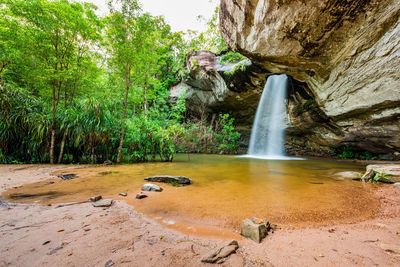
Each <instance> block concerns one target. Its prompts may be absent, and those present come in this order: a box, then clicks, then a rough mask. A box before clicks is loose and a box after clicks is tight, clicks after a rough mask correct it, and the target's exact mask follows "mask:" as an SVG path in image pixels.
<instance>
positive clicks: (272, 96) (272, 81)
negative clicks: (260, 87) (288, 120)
mask: <svg viewBox="0 0 400 267" xmlns="http://www.w3.org/2000/svg"><path fill="white" fill-rule="evenodd" d="M287 85H288V77H287V76H286V75H284V74H283V75H272V76H270V77H269V78H268V80H267V83H266V84H265V87H264V91H263V93H262V96H261V100H260V103H259V104H258V108H257V113H256V117H255V119H254V123H253V129H252V131H251V137H250V145H249V151H248V156H252V157H253V156H254V157H262V158H268V159H284V158H285V149H284V144H285V129H284V128H285V115H286V105H285V99H286V92H287Z"/></svg>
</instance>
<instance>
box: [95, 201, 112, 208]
mask: <svg viewBox="0 0 400 267" xmlns="http://www.w3.org/2000/svg"><path fill="white" fill-rule="evenodd" d="M113 202H114V201H113V200H112V199H103V200H99V201H96V202H93V203H92V205H93V207H97V208H99V207H110V206H111V205H112V204H113Z"/></svg>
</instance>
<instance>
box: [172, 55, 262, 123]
mask: <svg viewBox="0 0 400 267" xmlns="http://www.w3.org/2000/svg"><path fill="white" fill-rule="evenodd" d="M186 66H187V68H188V70H189V78H188V79H187V80H186V81H184V82H181V83H179V84H178V85H176V86H174V87H173V88H171V89H170V97H171V98H172V100H173V101H174V100H176V99H177V98H178V97H179V96H180V95H182V93H183V92H185V96H184V97H185V99H186V109H187V110H188V111H189V113H192V114H193V115H195V116H196V117H201V116H206V117H207V116H208V117H209V116H210V115H211V116H212V114H217V113H220V112H223V113H230V114H232V115H233V116H234V117H235V119H236V121H237V122H238V123H239V124H241V125H246V126H247V125H251V124H252V122H253V117H254V114H255V111H256V109H257V105H258V101H259V99H260V96H261V93H262V90H263V87H264V84H265V80H266V77H267V75H268V72H267V71H266V70H264V69H263V68H261V67H260V66H257V65H255V64H252V63H251V62H249V61H245V62H238V63H225V64H222V63H220V62H219V57H218V56H217V55H215V54H214V53H212V52H210V51H192V52H190V53H189V56H188V58H187V60H186Z"/></svg>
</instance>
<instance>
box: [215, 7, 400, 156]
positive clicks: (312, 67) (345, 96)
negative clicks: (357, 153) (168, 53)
mask: <svg viewBox="0 0 400 267" xmlns="http://www.w3.org/2000/svg"><path fill="white" fill-rule="evenodd" d="M399 17H400V0H366V1H343V0H290V1H289V0H257V1H256V0H237V1H230V0H221V8H220V29H221V34H222V36H223V38H224V39H225V41H226V43H227V45H228V46H229V47H230V48H231V49H233V50H235V51H238V52H240V53H242V54H244V55H245V56H247V57H248V58H250V59H251V60H252V62H253V64H255V65H257V66H261V67H262V68H264V69H265V70H266V72H267V73H286V74H289V75H290V76H292V77H293V78H294V80H296V81H298V82H303V83H305V84H306V87H307V88H308V89H307V90H309V91H308V96H309V97H310V98H309V99H307V97H306V98H304V99H301V98H297V100H298V101H297V102H296V101H294V102H293V101H292V102H290V101H289V111H290V120H291V124H292V126H294V127H292V129H290V130H291V131H289V139H290V138H291V137H293V138H294V141H298V143H300V144H303V143H306V145H308V146H315V147H324V148H326V149H327V148H328V147H330V146H333V147H338V146H349V147H353V148H356V149H359V150H367V151H371V152H375V153H382V154H384V153H393V152H396V151H400V138H399V136H400V119H399V118H400V90H399V88H400V69H399V66H400V20H399ZM307 90H306V91H307ZM295 95H296V94H295ZM307 101H308V102H307ZM316 110H317V112H315V111H316ZM315 113H316V114H315ZM316 115H317V116H316Z"/></svg>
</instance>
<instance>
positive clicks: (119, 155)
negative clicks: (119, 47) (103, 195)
mask: <svg viewBox="0 0 400 267" xmlns="http://www.w3.org/2000/svg"><path fill="white" fill-rule="evenodd" d="M130 73H131V71H130V68H129V67H128V64H127V68H126V76H125V100H124V113H123V115H122V125H121V139H120V141H119V147H118V155H117V164H120V163H121V157H122V146H123V144H124V138H125V120H126V108H127V106H128V94H129V87H130V84H131V82H130Z"/></svg>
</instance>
